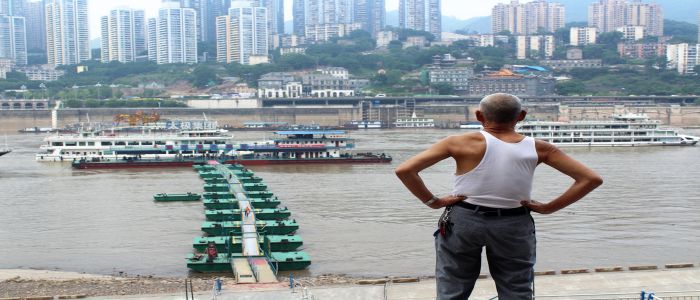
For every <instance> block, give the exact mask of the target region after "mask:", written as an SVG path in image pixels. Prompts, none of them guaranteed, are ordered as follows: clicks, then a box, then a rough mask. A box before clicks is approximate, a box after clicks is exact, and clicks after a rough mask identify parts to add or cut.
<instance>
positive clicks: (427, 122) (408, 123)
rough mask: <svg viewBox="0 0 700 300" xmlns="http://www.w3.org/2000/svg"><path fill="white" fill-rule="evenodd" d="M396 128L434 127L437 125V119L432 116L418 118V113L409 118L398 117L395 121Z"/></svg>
mask: <svg viewBox="0 0 700 300" xmlns="http://www.w3.org/2000/svg"><path fill="white" fill-rule="evenodd" d="M394 126H396V128H433V127H435V120H434V119H430V118H418V117H417V116H416V113H415V112H413V115H411V117H409V118H396V121H395V122H394Z"/></svg>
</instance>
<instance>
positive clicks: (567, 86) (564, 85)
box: [555, 80, 586, 95]
mask: <svg viewBox="0 0 700 300" xmlns="http://www.w3.org/2000/svg"><path fill="white" fill-rule="evenodd" d="M555 91H556V93H557V94H558V95H582V94H584V93H585V92H586V86H585V85H584V84H583V83H582V82H580V81H577V80H569V81H565V82H560V83H557V85H556V87H555Z"/></svg>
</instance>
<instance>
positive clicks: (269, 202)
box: [203, 197, 280, 209]
mask: <svg viewBox="0 0 700 300" xmlns="http://www.w3.org/2000/svg"><path fill="white" fill-rule="evenodd" d="M247 201H248V203H250V206H252V207H253V208H275V207H277V206H279V205H280V200H279V199H277V197H271V198H259V199H248V200H247ZM203 203H204V207H206V208H207V209H238V207H239V206H238V200H236V199H234V198H233V197H232V198H228V199H208V198H204V200H203Z"/></svg>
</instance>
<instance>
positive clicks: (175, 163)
mask: <svg viewBox="0 0 700 300" xmlns="http://www.w3.org/2000/svg"><path fill="white" fill-rule="evenodd" d="M210 160H211V159H210ZM213 160H216V161H219V162H220V163H223V164H241V165H245V166H265V165H296V164H381V163H391V161H392V158H391V156H386V155H367V154H365V155H362V156H359V155H357V156H351V157H333V158H298V159H297V158H250V159H245V158H241V159H239V158H237V159H213ZM205 163H206V161H205V160H202V159H184V158H183V159H158V160H155V159H133V160H132V159H129V160H76V161H73V162H72V163H71V165H72V166H73V168H75V169H130V168H173V167H174V168H181V167H192V166H195V165H202V164H205Z"/></svg>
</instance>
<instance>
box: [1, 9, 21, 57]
mask: <svg viewBox="0 0 700 300" xmlns="http://www.w3.org/2000/svg"><path fill="white" fill-rule="evenodd" d="M0 58H4V59H10V60H12V61H13V62H14V64H15V65H18V66H24V65H26V64H27V35H26V25H25V19H24V17H18V16H11V15H0Z"/></svg>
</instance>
